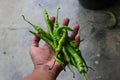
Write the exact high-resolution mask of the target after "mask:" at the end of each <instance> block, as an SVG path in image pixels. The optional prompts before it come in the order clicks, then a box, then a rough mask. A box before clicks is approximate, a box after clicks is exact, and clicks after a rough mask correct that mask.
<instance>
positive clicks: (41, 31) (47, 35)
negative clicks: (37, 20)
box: [22, 15, 52, 40]
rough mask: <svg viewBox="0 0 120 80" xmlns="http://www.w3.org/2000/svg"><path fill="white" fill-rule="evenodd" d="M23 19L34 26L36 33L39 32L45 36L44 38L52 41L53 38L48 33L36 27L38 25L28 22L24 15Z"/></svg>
mask: <svg viewBox="0 0 120 80" xmlns="http://www.w3.org/2000/svg"><path fill="white" fill-rule="evenodd" d="M22 17H23V19H24V20H25V21H26V22H27V23H29V24H30V25H32V27H33V28H34V29H35V30H36V31H38V33H41V34H43V35H44V36H46V37H47V38H49V39H50V40H52V37H51V35H50V34H48V33H46V32H45V31H44V30H43V29H42V28H40V27H39V26H36V25H34V24H32V23H31V22H30V21H28V20H27V19H26V18H25V16H24V15H22Z"/></svg>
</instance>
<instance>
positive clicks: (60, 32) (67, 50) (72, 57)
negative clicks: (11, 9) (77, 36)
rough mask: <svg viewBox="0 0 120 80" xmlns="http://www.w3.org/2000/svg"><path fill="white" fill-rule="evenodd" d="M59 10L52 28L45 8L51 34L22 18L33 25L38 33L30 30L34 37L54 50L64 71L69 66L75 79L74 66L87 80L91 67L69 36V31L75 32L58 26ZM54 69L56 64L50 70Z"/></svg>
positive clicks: (46, 20) (56, 58) (66, 27)
mask: <svg viewBox="0 0 120 80" xmlns="http://www.w3.org/2000/svg"><path fill="white" fill-rule="evenodd" d="M59 9H60V8H58V9H57V14H56V19H55V23H54V27H52V24H51V21H50V19H49V15H48V13H47V11H46V9H45V8H44V19H45V22H46V25H47V28H48V31H49V33H47V32H45V31H44V30H43V29H42V28H41V27H39V26H36V25H34V24H32V23H31V22H30V21H28V20H27V19H26V18H25V17H24V16H23V15H22V16H23V19H24V20H25V21H26V22H28V23H29V24H30V25H32V27H33V28H34V29H35V30H36V31H37V32H33V31H31V30H30V32H31V33H32V34H33V35H35V36H37V37H40V38H41V39H42V40H44V41H45V42H46V43H48V44H49V45H50V46H51V47H52V48H53V49H54V51H55V52H56V55H55V56H54V59H55V61H57V62H59V63H60V64H61V66H62V67H63V69H64V70H65V66H68V68H69V69H70V71H71V72H72V73H73V77H75V73H74V70H73V66H74V67H76V68H77V69H78V71H79V72H80V74H81V75H82V76H83V77H84V80H87V78H86V75H85V74H86V73H87V71H88V68H90V67H89V66H88V65H87V64H86V62H85V60H84V59H83V57H82V55H81V52H80V50H79V48H78V47H77V46H76V45H75V40H72V39H70V37H69V36H68V31H73V30H72V29H71V28H70V27H68V26H63V25H62V26H60V25H59V24H58V13H59ZM38 33H40V34H38ZM63 56H64V59H63ZM53 67H54V64H53V65H52V67H51V68H50V69H52V68H53Z"/></svg>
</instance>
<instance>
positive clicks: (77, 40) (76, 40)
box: [75, 34, 80, 47]
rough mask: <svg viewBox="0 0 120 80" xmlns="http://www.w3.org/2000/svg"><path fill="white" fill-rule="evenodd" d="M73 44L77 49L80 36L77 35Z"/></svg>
mask: <svg viewBox="0 0 120 80" xmlns="http://www.w3.org/2000/svg"><path fill="white" fill-rule="evenodd" d="M75 44H76V46H77V47H79V44H80V35H79V34H77V35H76V36H75Z"/></svg>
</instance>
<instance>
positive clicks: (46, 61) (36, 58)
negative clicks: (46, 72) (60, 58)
mask: <svg viewBox="0 0 120 80" xmlns="http://www.w3.org/2000/svg"><path fill="white" fill-rule="evenodd" d="M50 20H51V22H52V23H54V21H55V17H51V18H50ZM68 23H69V19H68V18H65V19H64V20H63V25H68ZM78 29H79V25H74V27H73V32H72V33H71V36H70V37H71V39H74V40H75V43H76V45H77V46H79V43H80V36H79V35H78V34H77V33H78ZM39 41H40V39H39V38H38V37H33V39H32V41H31V46H30V55H31V58H32V61H33V64H34V67H35V69H36V68H39V67H41V66H48V67H52V65H53V63H54V58H53V56H54V55H55V52H54V50H53V49H52V48H51V47H50V46H49V45H48V44H47V43H46V44H45V45H44V46H42V47H39ZM53 68H54V69H55V68H61V66H60V64H59V63H58V62H56V63H55V65H54V67H53Z"/></svg>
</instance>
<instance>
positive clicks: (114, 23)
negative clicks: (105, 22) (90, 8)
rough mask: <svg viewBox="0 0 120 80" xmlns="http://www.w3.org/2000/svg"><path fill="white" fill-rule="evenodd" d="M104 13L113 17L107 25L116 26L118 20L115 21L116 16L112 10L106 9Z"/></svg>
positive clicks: (111, 27)
mask: <svg viewBox="0 0 120 80" xmlns="http://www.w3.org/2000/svg"><path fill="white" fill-rule="evenodd" d="M106 14H108V15H110V16H111V17H112V19H113V22H112V25H111V26H109V27H108V28H109V29H113V28H114V27H116V25H117V22H118V21H117V16H116V14H115V13H114V12H112V11H106Z"/></svg>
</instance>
